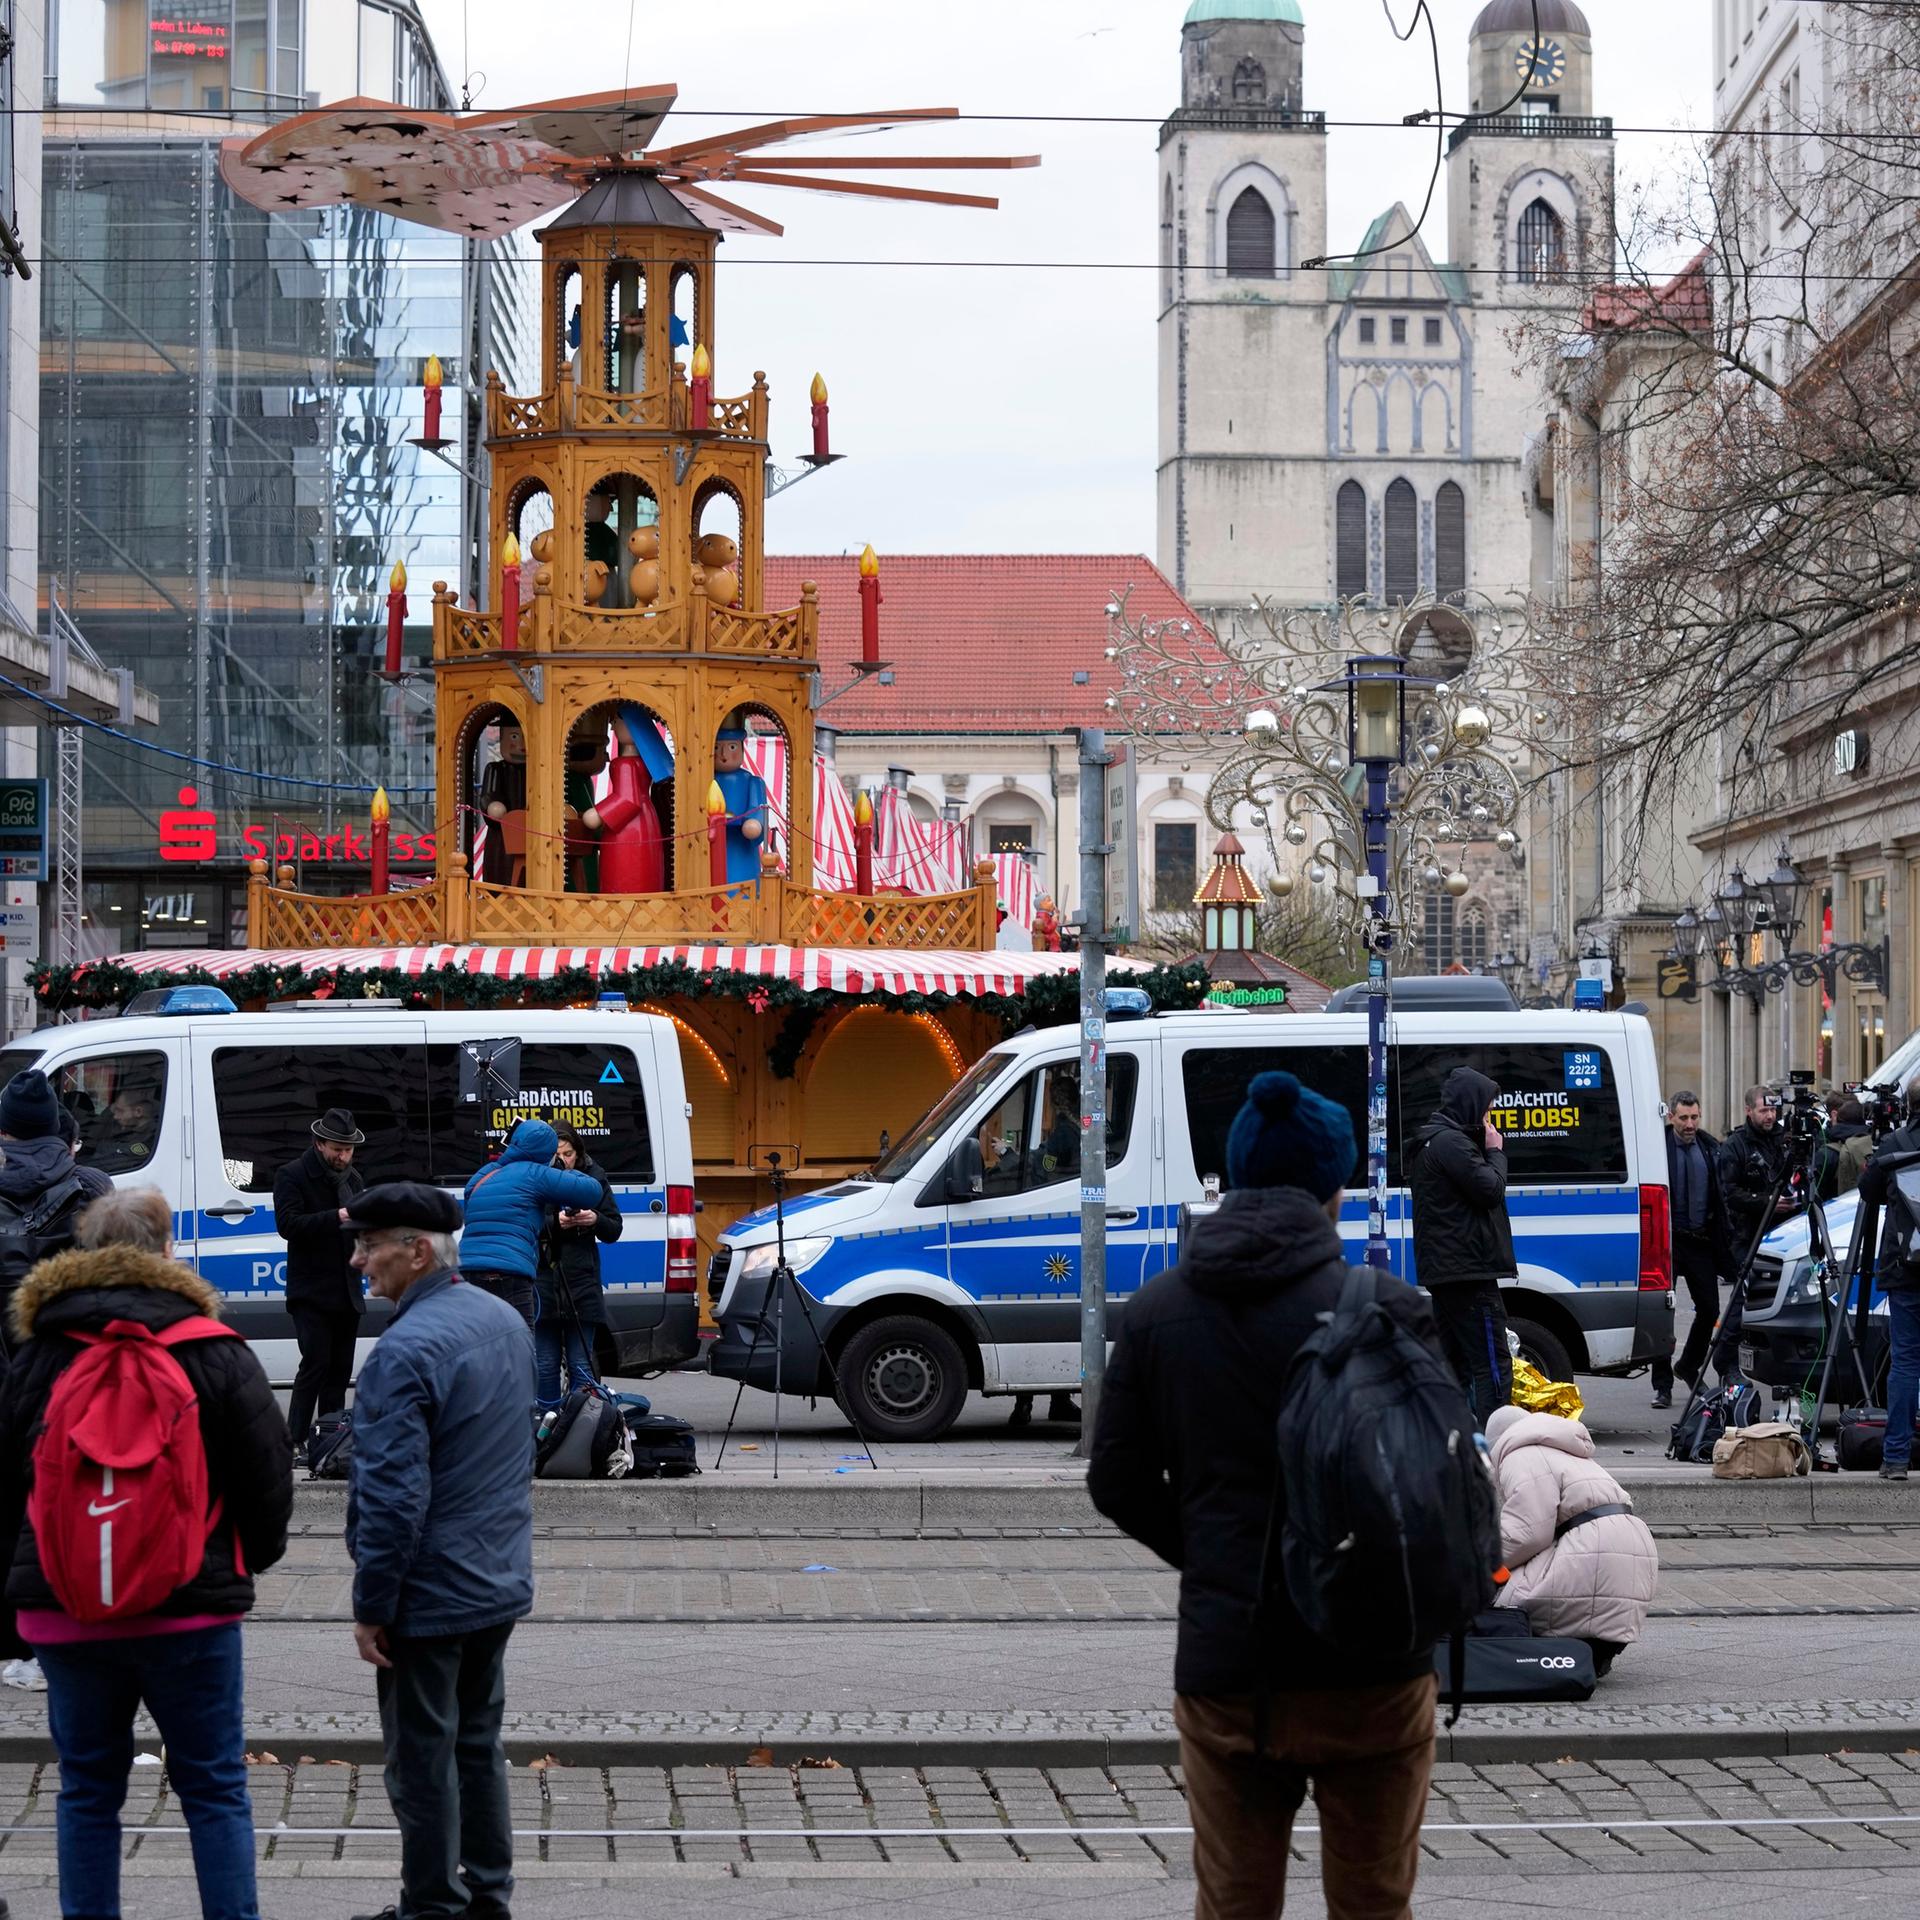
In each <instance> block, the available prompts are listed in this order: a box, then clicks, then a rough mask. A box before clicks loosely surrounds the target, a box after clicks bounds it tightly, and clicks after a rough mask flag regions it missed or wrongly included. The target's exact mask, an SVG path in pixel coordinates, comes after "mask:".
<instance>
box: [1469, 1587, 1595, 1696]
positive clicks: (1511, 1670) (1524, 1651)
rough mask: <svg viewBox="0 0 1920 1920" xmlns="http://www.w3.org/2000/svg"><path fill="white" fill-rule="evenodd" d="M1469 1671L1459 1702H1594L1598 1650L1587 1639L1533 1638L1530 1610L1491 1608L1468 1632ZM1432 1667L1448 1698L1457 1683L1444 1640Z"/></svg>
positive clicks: (1475, 1618) (1475, 1617)
mask: <svg viewBox="0 0 1920 1920" xmlns="http://www.w3.org/2000/svg"><path fill="white" fill-rule="evenodd" d="M1465 1651H1466V1672H1465V1676H1464V1681H1463V1684H1462V1686H1461V1689H1460V1698H1461V1699H1462V1700H1463V1701H1464V1702H1465V1703H1466V1704H1467V1705H1468V1706H1481V1707H1492V1706H1500V1705H1504V1704H1505V1703H1507V1702H1509V1701H1515V1700H1591V1699H1592V1698H1593V1690H1594V1688H1595V1686H1596V1685H1597V1684H1598V1681H1597V1679H1596V1677H1595V1674H1594V1670H1593V1649H1592V1648H1591V1647H1590V1646H1588V1645H1587V1643H1586V1642H1585V1641H1584V1640H1553V1639H1546V1638H1538V1637H1536V1636H1535V1635H1534V1633H1533V1630H1532V1626H1531V1623H1530V1622H1529V1621H1528V1619H1527V1615H1526V1610H1525V1609H1524V1608H1521V1607H1489V1608H1488V1609H1487V1610H1486V1611H1485V1612H1484V1613H1479V1614H1476V1615H1475V1616H1474V1621H1473V1625H1472V1626H1471V1627H1469V1628H1468V1629H1467V1635H1466V1641H1465ZM1433 1668H1434V1671H1435V1672H1436V1673H1437V1674H1438V1675H1439V1676H1440V1691H1441V1692H1442V1693H1443V1694H1444V1693H1446V1692H1447V1690H1448V1689H1449V1688H1450V1687H1451V1686H1452V1684H1453V1648H1452V1645H1451V1643H1450V1642H1448V1641H1445V1640H1443V1641H1441V1643H1440V1644H1439V1645H1438V1646H1437V1647H1435V1648H1434V1650H1433Z"/></svg>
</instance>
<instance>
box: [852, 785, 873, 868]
mask: <svg viewBox="0 0 1920 1920" xmlns="http://www.w3.org/2000/svg"><path fill="white" fill-rule="evenodd" d="M853 890H854V892H855V893H871V892H872V891H873V802H872V801H871V800H869V799H868V798H867V794H866V789H865V788H864V787H863V788H862V789H861V791H860V797H859V798H858V799H857V800H856V801H855V802H854V803H853Z"/></svg>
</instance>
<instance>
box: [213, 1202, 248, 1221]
mask: <svg viewBox="0 0 1920 1920" xmlns="http://www.w3.org/2000/svg"><path fill="white" fill-rule="evenodd" d="M253 1215H254V1209H253V1208H252V1207H244V1206H242V1205H241V1204H240V1202H239V1201H237V1200H229V1201H228V1202H227V1203H226V1205H225V1206H220V1207H209V1208H208V1209H207V1218H208V1219H209V1220H251V1219H252V1218H253Z"/></svg>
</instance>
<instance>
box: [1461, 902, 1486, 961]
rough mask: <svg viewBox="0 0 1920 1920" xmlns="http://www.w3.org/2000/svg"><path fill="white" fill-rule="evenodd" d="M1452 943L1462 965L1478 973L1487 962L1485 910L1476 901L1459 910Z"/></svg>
mask: <svg viewBox="0 0 1920 1920" xmlns="http://www.w3.org/2000/svg"><path fill="white" fill-rule="evenodd" d="M1454 945H1455V950H1456V952H1457V953H1458V955H1459V959H1460V964H1461V965H1462V966H1463V967H1471V968H1472V969H1473V971H1474V972H1475V973H1478V972H1479V971H1480V970H1481V969H1482V968H1483V967H1485V965H1486V964H1487V954H1488V937H1487V910H1486V908H1485V907H1483V906H1481V905H1480V903H1479V902H1478V901H1475V902H1474V903H1473V905H1471V906H1469V907H1463V908H1462V909H1461V910H1460V915H1459V921H1458V926H1457V933H1456V938H1455V942H1454Z"/></svg>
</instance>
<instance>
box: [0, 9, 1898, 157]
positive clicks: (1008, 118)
mask: <svg viewBox="0 0 1920 1920" xmlns="http://www.w3.org/2000/svg"><path fill="white" fill-rule="evenodd" d="M1914 5H1915V7H1916V8H1917V9H1920V0H1914ZM482 77H483V76H482ZM308 111H313V109H308ZM408 111H410V112H413V111H418V112H434V113H444V112H456V113H457V112H458V111H460V109H457V108H455V109H448V108H419V109H411V108H410V109H408ZM542 111H543V113H546V114H550V115H552V116H554V117H556V118H557V117H562V116H564V115H566V114H570V113H588V112H592V111H596V110H595V109H592V108H587V107H551V108H544V109H543V110H542ZM837 111H839V109H837V108H832V107H818V108H809V109H805V110H802V109H799V108H788V109H784V110H781V111H780V112H774V111H772V110H749V109H747V108H744V107H675V108H673V109H672V110H671V117H672V118H674V119H677V120H742V121H750V120H756V119H776V118H791V119H800V118H808V117H811V116H812V115H814V114H819V113H833V112H837ZM125 112H126V109H124V108H120V107H94V106H81V105H61V106H51V107H49V106H16V107H6V106H0V118H6V117H9V116H20V115H34V114H38V115H46V114H70V115H73V116H75V117H80V116H84V115H87V114H94V115H98V116H100V117H102V118H104V117H106V116H107V115H109V114H112V115H116V116H121V117H124V115H125ZM140 115H141V118H142V119H146V120H170V119H171V120H195V121H200V122H203V123H204V122H206V121H210V120H212V121H225V122H228V123H229V124H231V125H233V126H235V127H252V128H256V129H262V130H264V129H265V128H266V127H267V126H269V125H271V124H273V123H272V122H269V121H264V120H262V118H261V117H260V116H259V115H258V114H247V113H237V112H233V111H230V110H214V109H211V108H196V107H142V108H141V109H140ZM286 117H287V118H289V119H292V118H295V117H296V116H294V115H288V116H286ZM1570 117H1573V116H1570ZM1582 117H1583V116H1582ZM1595 117H1596V118H1604V117H1605V116H1600V115H1596V116H1595ZM1178 118H1179V109H1178V108H1175V109H1173V110H1171V111H1169V112H1166V113H956V114H952V115H947V116H944V117H943V118H941V119H940V120H937V121H930V122H923V123H921V125H920V126H919V128H917V131H919V132H922V133H924V132H925V131H926V129H927V127H929V126H954V125H959V124H961V123H963V122H970V121H971V122H979V123H992V124H996V125H1001V126H1037V127H1162V126H1165V125H1166V124H1167V122H1168V121H1169V120H1177V119H1178ZM1434 118H1439V119H1441V120H1443V121H1448V122H1451V123H1453V124H1454V125H1455V126H1477V125H1480V124H1482V123H1484V122H1486V121H1488V120H1489V119H1491V118H1492V116H1491V115H1488V114H1484V113H1473V112H1467V113H1458V112H1455V111H1454V110H1453V109H1452V108H1448V109H1447V110H1446V111H1445V112H1444V113H1440V114H1437V115H1436V114H1435V113H1433V112H1432V111H1431V110H1426V111H1423V112H1422V113H1421V115H1420V116H1419V117H1418V118H1417V119H1409V118H1407V117H1406V116H1405V115H1402V116H1401V117H1400V118H1399V119H1397V120H1341V119H1335V118H1334V117H1333V116H1331V115H1328V116H1326V117H1325V118H1323V119H1316V120H1314V122H1313V125H1314V126H1315V127H1325V128H1326V129H1327V130H1328V131H1329V132H1333V131H1348V130H1357V131H1361V132H1374V133H1394V132H1399V133H1424V132H1425V131H1426V129H1427V126H1428V123H1429V121H1430V120H1432V119H1434ZM1301 119H1302V122H1303V124H1304V121H1305V115H1304V114H1303V115H1302V116H1301ZM1613 132H1614V136H1615V138H1618V137H1619V136H1620V135H1622V134H1633V135H1645V136H1657V135H1668V136H1683V137H1685V138H1687V139H1699V140H1723V139H1751V140H1828V141H1838V140H1881V141H1916V142H1920V126H1916V127H1914V128H1911V129H1906V130H1900V129H1895V128H1880V127H1795V126H1785V127H1775V126H1755V127H1685V126H1673V125H1664V124H1663V125H1660V126H1624V125H1622V124H1621V123H1620V122H1619V121H1617V120H1616V121H1615V122H1614V123H1613ZM839 137H841V138H845V139H852V138H865V137H870V136H868V135H865V134H854V133H850V132H843V133H842V134H841V135H840V136H839ZM874 164H875V165H879V164H880V163H879V162H877V161H876V162H875V163H874Z"/></svg>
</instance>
